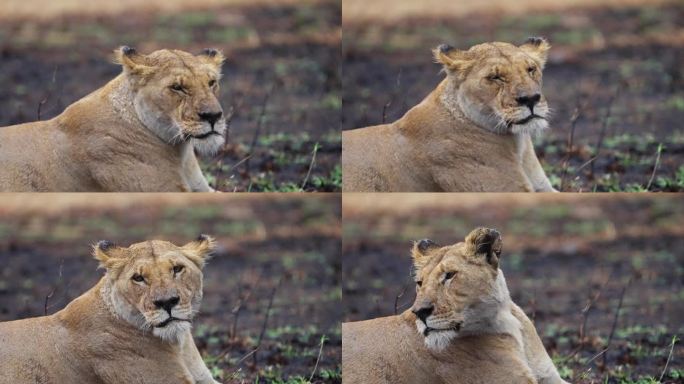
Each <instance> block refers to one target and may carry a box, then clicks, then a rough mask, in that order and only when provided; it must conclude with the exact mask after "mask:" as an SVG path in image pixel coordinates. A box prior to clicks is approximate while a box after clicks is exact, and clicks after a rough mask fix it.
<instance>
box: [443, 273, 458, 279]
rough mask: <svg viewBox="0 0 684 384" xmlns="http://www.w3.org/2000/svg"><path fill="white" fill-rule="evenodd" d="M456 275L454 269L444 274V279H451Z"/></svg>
mask: <svg viewBox="0 0 684 384" xmlns="http://www.w3.org/2000/svg"><path fill="white" fill-rule="evenodd" d="M454 276H456V272H453V271H451V272H447V273H446V274H445V275H444V280H449V279H451V278H453V277H454Z"/></svg>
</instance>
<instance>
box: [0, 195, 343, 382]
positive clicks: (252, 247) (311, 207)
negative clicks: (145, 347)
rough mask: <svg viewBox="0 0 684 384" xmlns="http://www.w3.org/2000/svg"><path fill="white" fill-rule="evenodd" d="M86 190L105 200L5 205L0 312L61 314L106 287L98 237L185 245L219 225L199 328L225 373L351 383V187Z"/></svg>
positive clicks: (250, 378) (2, 317) (209, 358)
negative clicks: (161, 192)
mask: <svg viewBox="0 0 684 384" xmlns="http://www.w3.org/2000/svg"><path fill="white" fill-rule="evenodd" d="M24 196H25V195H24ZM79 196H80V197H81V199H84V200H90V201H95V200H97V201H96V202H95V203H94V204H88V205H87V206H86V205H83V204H78V203H76V202H75V199H73V198H64V199H60V198H59V196H54V195H53V196H45V197H44V198H43V199H42V203H43V204H44V205H53V204H58V203H59V202H64V203H65V208H63V209H53V210H51V211H50V212H49V213H43V214H40V213H38V211H37V210H36V209H35V208H36V207H37V205H38V204H37V203H39V202H40V200H41V199H39V198H38V197H35V196H34V197H33V199H32V201H33V204H34V206H33V207H27V208H22V207H17V205H23V203H22V196H18V195H14V196H13V197H11V198H10V199H8V200H5V201H2V202H0V217H2V218H3V220H2V222H0V321H7V320H14V319H20V318H26V317H33V316H42V315H44V314H52V313H55V312H57V311H59V310H60V309H62V308H63V307H64V306H65V305H66V304H67V303H68V302H70V301H71V300H73V299H74V298H76V297H78V296H79V295H80V294H82V293H83V292H85V291H86V290H87V289H89V288H90V287H91V286H92V285H94V284H95V283H96V282H97V281H98V279H100V277H101V276H102V273H103V272H102V271H101V270H97V262H96V260H94V259H93V258H92V257H91V256H90V253H91V245H92V244H94V243H95V242H97V241H98V240H101V239H107V240H110V241H114V242H116V243H118V244H122V245H127V244H130V243H134V242H139V241H144V240H147V239H164V240H168V241H172V242H174V243H176V244H184V243H185V242H188V241H191V240H192V239H194V238H195V237H196V236H197V234H198V233H207V234H210V235H213V236H215V237H216V238H217V241H218V243H219V249H218V252H217V254H216V255H215V257H214V258H213V259H212V260H211V261H210V262H209V264H208V265H207V267H206V268H205V271H204V283H205V284H204V300H203V303H202V307H201V312H200V314H199V317H198V318H197V320H196V322H195V326H194V334H195V340H196V342H197V344H198V347H199V349H200V351H201V353H202V355H203V356H204V359H205V361H206V363H207V365H208V366H209V367H210V369H211V370H212V372H213V373H214V376H215V377H217V378H220V379H221V381H222V382H224V383H279V384H282V383H292V384H294V383H305V382H312V383H340V382H341V376H340V375H341V367H340V359H341V335H340V322H339V319H340V318H341V316H342V313H341V309H340V300H341V288H340V280H339V276H340V268H341V265H340V258H339V251H340V246H341V244H340V221H339V217H340V202H339V195H336V194H329V195H328V196H310V197H300V196H292V195H290V196H273V195H270V196H266V195H259V196H242V197H240V196H232V195H231V196H223V197H220V198H218V197H214V196H211V197H208V198H207V197H206V196H205V197H201V196H200V197H190V198H188V197H187V196H185V197H182V198H181V197H179V196H178V195H168V196H166V195H165V196H162V197H161V198H159V199H158V200H157V201H156V202H155V201H151V200H150V199H148V198H147V197H146V196H140V195H135V196H130V195H127V196H125V197H123V196H119V197H117V198H116V199H114V200H115V201H113V202H112V203H111V204H109V205H107V204H106V201H105V200H106V199H104V198H102V196H101V195H100V196H99V197H93V196H83V195H79ZM55 197H57V199H55ZM160 200H161V201H160ZM271 298H272V305H270V309H269V302H271ZM261 335H263V336H261ZM260 338H261V340H262V341H261V343H259V340H260ZM321 340H323V341H324V342H323V346H322V349H321ZM255 350H256V352H254V351H255ZM319 353H320V361H319V363H318V367H317V368H316V369H315V370H314V368H315V366H316V360H317V359H318V358H319ZM309 379H311V380H310V381H308V380H309Z"/></svg>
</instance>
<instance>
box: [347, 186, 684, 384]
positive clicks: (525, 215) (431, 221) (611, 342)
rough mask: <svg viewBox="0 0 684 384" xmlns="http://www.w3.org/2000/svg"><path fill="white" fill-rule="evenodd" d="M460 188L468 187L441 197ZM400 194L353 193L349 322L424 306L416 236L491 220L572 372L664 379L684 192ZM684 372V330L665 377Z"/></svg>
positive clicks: (679, 315)
mask: <svg viewBox="0 0 684 384" xmlns="http://www.w3.org/2000/svg"><path fill="white" fill-rule="evenodd" d="M450 199H458V198H457V197H455V196H451V197H447V198H444V197H442V198H440V199H438V200H437V201H439V200H441V201H449V200H450ZM395 203H396V204H395V207H393V208H379V209H373V208H369V206H364V207H355V206H354V204H348V203H347V200H345V202H344V203H343V207H344V208H343V215H344V225H343V238H344V241H343V252H342V253H343V269H342V276H343V299H342V303H343V307H344V319H345V321H357V320H363V319H369V318H374V317H380V316H388V315H393V314H395V313H401V312H403V311H404V310H406V309H408V308H409V307H410V306H411V305H412V302H413V300H414V298H415V288H414V284H415V283H413V280H412V278H411V277H410V270H411V259H410V249H411V246H412V241H415V240H419V239H422V238H431V239H432V240H434V241H436V242H437V243H439V244H453V243H456V242H459V241H462V240H463V238H464V237H465V236H466V235H467V234H468V233H469V232H470V231H471V230H472V229H474V228H475V227H477V226H488V227H494V228H497V229H498V230H499V231H500V232H501V234H502V237H503V241H504V243H503V254H502V259H501V260H502V261H501V263H502V266H501V268H502V270H503V271H504V273H505V275H506V280H507V283H508V288H509V290H510V292H511V297H512V299H513V300H514V301H515V302H516V303H517V304H518V305H520V306H521V307H522V308H523V310H524V311H525V312H526V313H527V315H528V316H529V317H530V318H531V319H533V321H534V323H535V326H536V329H537V332H538V333H539V335H540V336H541V337H542V339H543V342H544V345H545V346H546V348H547V350H548V352H549V354H550V355H551V356H552V358H553V360H554V362H555V363H556V366H557V367H558V369H559V372H560V373H561V375H562V376H563V377H565V378H566V379H568V380H569V381H570V382H573V383H610V384H616V383H655V382H656V381H653V380H651V381H649V379H659V378H660V376H661V374H662V373H663V372H664V370H665V365H666V361H667V359H668V356H670V350H671V346H672V341H673V338H674V337H677V338H679V339H681V337H682V334H683V333H684V323H682V319H683V318H684V304H683V301H682V297H683V295H684V285H683V283H682V282H683V281H684V280H683V279H684V269H682V264H683V263H684V254H683V253H682V247H684V236H683V235H684V232H682V230H681V228H680V227H681V226H680V225H679V223H680V222H681V220H682V217H683V215H684V199H683V198H681V197H679V196H668V197H659V198H657V199H646V198H643V197H636V196H625V195H620V196H619V197H612V198H610V199H607V198H603V199H600V197H597V198H590V197H587V196H584V198H583V199H582V200H577V199H566V200H560V201H558V202H553V201H551V202H549V201H547V202H541V201H538V202H537V203H535V204H533V205H530V204H521V203H519V202H516V201H512V200H510V199H507V198H506V197H505V196H504V195H501V196H499V197H497V198H496V199H494V198H492V199H489V200H488V201H484V202H480V203H474V202H472V203H469V204H464V205H463V206H462V207H458V206H446V205H441V206H440V205H437V204H434V201H433V203H431V204H426V205H421V206H416V207H414V208H410V207H409V208H406V207H404V204H402V203H400V202H397V201H395ZM466 205H467V206H468V207H467V208H466V207H465V206H466ZM586 308H588V309H587V310H585V309H586ZM583 324H584V325H583ZM611 334H613V336H612V338H611V336H610V335H611ZM604 350H605V352H603V353H602V351H604ZM604 358H605V360H604ZM682 374H684V348H682V346H681V341H679V342H678V344H676V345H675V348H674V350H673V352H672V356H671V361H670V363H669V365H668V369H667V370H666V371H665V374H664V378H663V381H662V382H663V383H681V382H682V378H683V377H684V376H683V375H682Z"/></svg>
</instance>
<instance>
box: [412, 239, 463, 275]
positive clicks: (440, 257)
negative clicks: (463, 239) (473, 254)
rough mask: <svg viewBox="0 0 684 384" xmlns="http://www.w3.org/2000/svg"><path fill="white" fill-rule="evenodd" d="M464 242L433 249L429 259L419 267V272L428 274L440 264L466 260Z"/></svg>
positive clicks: (446, 264)
mask: <svg viewBox="0 0 684 384" xmlns="http://www.w3.org/2000/svg"><path fill="white" fill-rule="evenodd" d="M467 256H468V255H466V246H465V243H458V244H454V245H449V246H446V247H442V248H439V249H436V250H435V251H433V253H432V254H431V255H430V256H429V257H430V260H429V261H428V262H427V263H426V264H425V265H424V266H423V267H422V268H421V271H420V273H421V274H430V273H431V272H432V271H433V270H434V269H435V268H439V267H440V266H451V265H453V264H460V263H463V262H468V261H469V259H468V257H467Z"/></svg>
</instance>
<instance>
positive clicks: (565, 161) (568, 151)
mask: <svg viewBox="0 0 684 384" xmlns="http://www.w3.org/2000/svg"><path fill="white" fill-rule="evenodd" d="M581 114H582V105H581V104H580V102H579V98H578V100H577V106H576V107H575V111H574V112H573V113H572V117H571V118H570V133H569V134H568V145H567V147H566V149H565V159H563V166H562V167H563V172H562V173H561V182H560V190H561V191H564V190H565V178H566V176H567V175H568V164H569V163H570V154H571V153H572V146H573V143H574V141H575V128H576V126H577V120H578V119H579V117H580V116H581Z"/></svg>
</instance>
